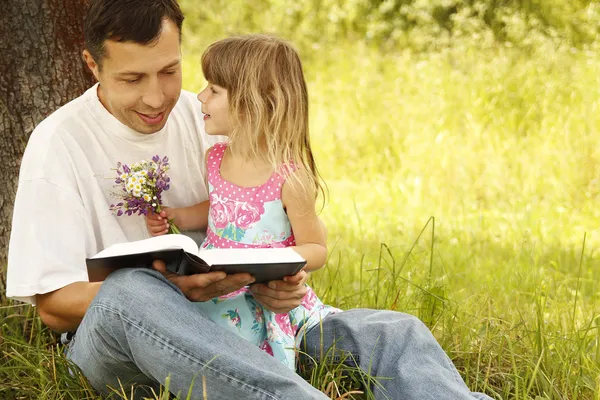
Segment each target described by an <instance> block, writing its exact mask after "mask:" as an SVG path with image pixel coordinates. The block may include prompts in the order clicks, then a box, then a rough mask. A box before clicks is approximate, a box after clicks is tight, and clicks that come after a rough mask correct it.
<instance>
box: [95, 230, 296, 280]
mask: <svg viewBox="0 0 600 400" xmlns="http://www.w3.org/2000/svg"><path fill="white" fill-rule="evenodd" d="M154 260H163V261H164V262H165V263H166V264H167V269H168V270H169V271H171V272H174V273H176V274H180V275H192V274H201V273H205V272H210V271H224V272H226V273H228V274H235V273H238V272H247V273H249V274H250V275H252V276H253V277H254V279H255V283H265V282H268V281H272V280H280V279H282V278H283V277H284V276H290V275H295V274H296V273H298V272H299V271H300V270H301V269H302V268H303V267H304V266H305V265H306V260H304V259H303V258H302V256H300V255H299V254H298V253H296V252H295V251H294V250H292V249H290V248H274V249H262V248H261V249H212V250H202V251H199V249H198V246H197V245H196V242H195V241H194V240H193V239H192V238H190V237H188V236H185V235H163V236H156V237H152V238H150V239H144V240H138V241H135V242H128V243H119V244H115V245H112V246H110V247H107V248H106V249H104V250H102V251H101V252H100V253H98V254H96V255H95V256H93V257H90V258H87V259H86V264H87V270H88V276H89V280H90V282H97V281H101V280H104V278H105V277H106V276H107V275H108V274H109V273H110V272H112V271H114V270H117V269H119V268H134V267H145V268H151V266H152V262H153V261H154Z"/></svg>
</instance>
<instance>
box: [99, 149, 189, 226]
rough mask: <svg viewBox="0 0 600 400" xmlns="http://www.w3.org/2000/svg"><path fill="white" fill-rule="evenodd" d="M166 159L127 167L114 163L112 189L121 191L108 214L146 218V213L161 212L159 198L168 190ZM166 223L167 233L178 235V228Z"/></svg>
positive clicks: (143, 161)
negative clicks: (113, 184) (114, 171)
mask: <svg viewBox="0 0 600 400" xmlns="http://www.w3.org/2000/svg"><path fill="white" fill-rule="evenodd" d="M168 170H169V159H168V158H167V157H163V158H160V157H159V156H158V155H156V156H154V157H152V160H142V161H140V162H137V163H135V164H133V165H132V166H128V165H125V164H122V163H121V162H118V163H117V169H116V171H117V178H116V179H115V186H117V187H120V188H121V190H120V191H119V192H118V193H115V195H116V196H117V197H118V198H119V199H120V200H121V201H120V202H118V203H117V204H111V205H110V210H111V211H112V212H113V213H115V214H117V215H118V216H121V215H124V214H125V215H134V214H137V215H148V212H149V211H153V212H155V213H157V214H158V213H160V212H161V195H162V192H163V191H165V190H169V188H170V181H171V180H170V178H169V176H168V175H167V171H168ZM168 222H169V233H180V231H179V228H177V226H176V225H175V224H174V223H173V221H168Z"/></svg>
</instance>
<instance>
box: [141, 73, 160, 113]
mask: <svg viewBox="0 0 600 400" xmlns="http://www.w3.org/2000/svg"><path fill="white" fill-rule="evenodd" d="M164 100H165V94H164V92H163V87H162V85H161V84H160V81H159V80H158V79H151V80H150V82H148V86H147V87H146V90H145V92H144V96H143V97H142V101H143V102H144V104H146V105H148V106H150V107H152V108H154V109H157V110H158V109H160V108H161V107H162V105H163V102H164Z"/></svg>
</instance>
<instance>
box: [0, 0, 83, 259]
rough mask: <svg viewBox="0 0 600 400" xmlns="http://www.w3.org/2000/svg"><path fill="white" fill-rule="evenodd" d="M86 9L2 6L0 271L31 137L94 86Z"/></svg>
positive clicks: (61, 0) (33, 0)
mask: <svg viewBox="0 0 600 400" xmlns="http://www.w3.org/2000/svg"><path fill="white" fill-rule="evenodd" d="M85 8H86V0H8V1H4V2H3V4H2V11H1V12H0V157H1V162H0V178H1V179H2V182H1V184H2V186H1V187H0V221H1V222H0V269H2V268H3V266H4V265H6V255H7V249H8V239H9V235H10V226H11V221H12V209H13V202H14V199H15V193H16V189H17V179H18V173H19V166H20V162H21V157H22V155H23V150H24V149H25V145H26V144H27V140H28V138H29V135H30V134H31V131H32V130H33V128H34V127H35V126H36V125H37V124H38V123H39V122H40V121H42V120H43V119H44V118H46V117H47V116H48V115H50V114H51V113H52V112H53V111H55V110H56V109H57V108H59V107H60V106H62V105H63V104H65V103H67V102H68V101H70V100H71V99H73V98H75V97H77V96H79V95H81V94H82V93H83V92H84V91H85V90H86V89H87V88H89V87H90V86H91V85H92V84H93V76H92V75H91V73H90V72H89V70H88V68H87V67H86V66H85V64H84V62H83V60H82V56H81V51H82V50H83V21H84V15H85ZM40 201H43V199H40ZM31 223H32V224H35V223H36V221H34V220H32V221H31Z"/></svg>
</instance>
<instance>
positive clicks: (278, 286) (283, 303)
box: [250, 270, 308, 314]
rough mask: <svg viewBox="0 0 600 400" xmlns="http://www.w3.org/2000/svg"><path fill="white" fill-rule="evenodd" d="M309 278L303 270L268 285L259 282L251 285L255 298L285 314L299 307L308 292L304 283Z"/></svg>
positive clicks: (270, 308) (275, 310)
mask: <svg viewBox="0 0 600 400" xmlns="http://www.w3.org/2000/svg"><path fill="white" fill-rule="evenodd" d="M307 279H308V274H307V273H306V271H304V270H302V271H300V272H298V273H297V274H296V275H293V276H286V277H285V278H283V280H282V281H271V282H269V284H268V285H265V284H262V283H257V284H255V285H252V286H250V292H252V294H253V295H254V298H255V299H256V300H257V301H258V302H259V303H260V304H262V305H263V306H264V307H265V308H266V309H267V310H270V311H273V312H274V313H277V314H285V313H288V312H290V311H291V310H292V309H294V308H296V307H298V306H299V305H300V303H302V299H303V298H304V296H305V295H306V293H307V292H308V289H307V288H306V286H304V284H305V283H306V280H307Z"/></svg>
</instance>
